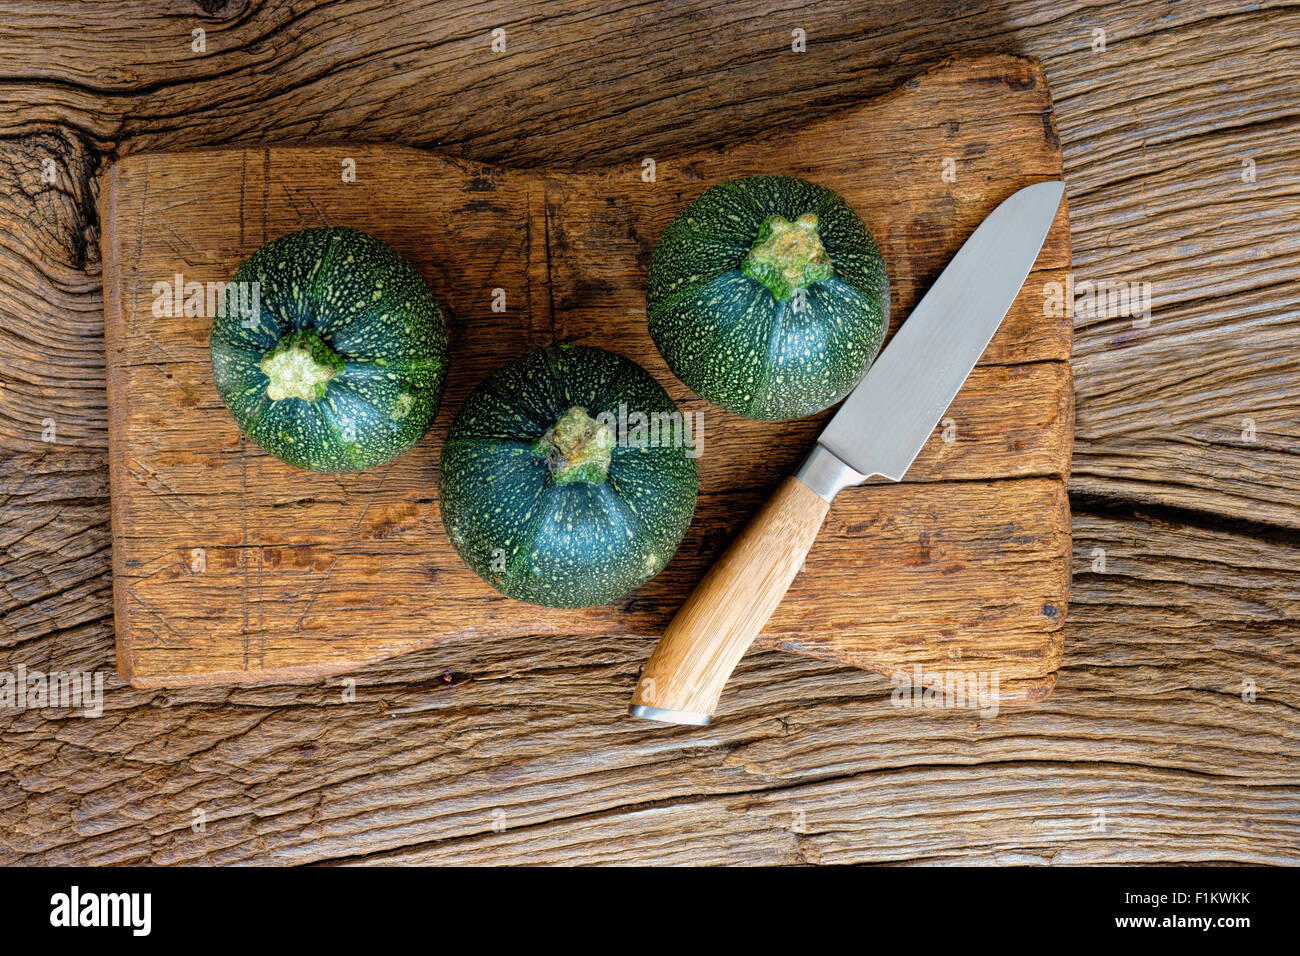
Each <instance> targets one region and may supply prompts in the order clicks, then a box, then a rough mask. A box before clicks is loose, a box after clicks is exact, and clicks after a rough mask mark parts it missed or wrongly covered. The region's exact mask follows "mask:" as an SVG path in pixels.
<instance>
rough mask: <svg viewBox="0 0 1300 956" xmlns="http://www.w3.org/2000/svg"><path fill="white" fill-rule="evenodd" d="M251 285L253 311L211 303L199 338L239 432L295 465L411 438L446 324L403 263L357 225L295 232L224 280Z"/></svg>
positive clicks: (438, 374) (348, 465)
mask: <svg viewBox="0 0 1300 956" xmlns="http://www.w3.org/2000/svg"><path fill="white" fill-rule="evenodd" d="M254 282H255V283H257V289H258V300H259V307H258V308H257V309H256V310H250V312H249V314H247V315H244V314H242V313H241V312H240V310H237V309H232V308H227V309H224V310H222V312H221V314H219V315H218V316H217V317H216V318H215V319H214V321H213V323H212V334H211V337H210V341H209V344H210V349H211V354H212V376H213V380H214V382H215V384H216V387H217V392H218V393H219V394H220V395H221V400H222V401H223V402H225V404H226V407H227V408H228V409H229V410H230V414H231V415H232V416H234V419H235V421H236V422H237V423H238V424H239V427H240V428H241V429H243V431H244V433H245V434H246V435H248V437H249V438H251V439H252V440H253V441H254V442H256V443H257V444H258V445H260V446H261V447H262V448H263V449H265V450H266V451H267V452H269V453H271V454H272V455H274V456H275V457H276V458H279V459H280V460H281V461H284V462H286V463H288V464H290V465H293V466H294V467H295V468H303V469H307V470H310V471H335V472H341V471H362V470H364V469H367V468H373V467H375V466H376V465H382V464H383V463H385V462H388V461H391V460H392V459H394V458H396V457H397V456H398V455H400V454H402V452H404V451H406V450H407V449H408V448H410V447H411V446H412V445H414V444H415V443H416V442H417V441H419V440H420V438H421V437H422V436H423V435H424V433H425V432H426V431H427V430H428V427H429V423H430V422H431V421H432V420H433V418H434V416H435V415H436V414H437V411H438V405H439V403H440V402H441V400H442V389H443V383H444V381H445V379H446V376H447V327H446V323H445V322H444V321H443V315H442V310H441V309H439V307H438V303H437V301H436V300H435V299H434V296H433V293H432V292H431V291H430V290H429V287H428V285H426V284H425V282H424V280H423V279H422V278H421V277H420V274H419V273H418V272H416V270H415V268H414V267H413V266H412V265H411V264H410V263H409V262H407V261H406V259H404V258H403V257H402V256H401V255H400V254H399V253H398V252H397V251H396V250H395V249H393V248H392V247H391V246H388V245H386V244H385V243H383V242H380V241H379V240H378V239H375V238H374V237H372V236H369V235H367V234H365V233H364V232H359V231H358V230H356V229H348V228H345V227H341V226H330V227H326V228H320V229H305V230H303V231H301V232H295V233H291V234H290V235H287V236H282V237H281V238H279V239H276V240H274V241H272V242H269V243H267V244H266V245H265V246H263V247H262V248H260V249H258V250H257V251H256V252H254V253H253V254H252V256H250V257H249V258H248V260H247V261H245V262H244V264H243V265H241V266H240V267H239V270H238V271H237V272H236V273H235V275H234V278H233V279H232V280H231V284H232V285H233V286H234V287H235V288H240V286H241V285H245V284H249V283H254ZM246 287H251V286H246ZM230 301H234V298H233V297H232V298H231V299H230ZM245 301H251V296H249V297H247V298H246V299H245Z"/></svg>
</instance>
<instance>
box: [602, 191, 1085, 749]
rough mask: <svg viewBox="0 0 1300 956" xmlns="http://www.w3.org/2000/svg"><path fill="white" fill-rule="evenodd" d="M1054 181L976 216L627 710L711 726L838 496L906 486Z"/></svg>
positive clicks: (1032, 252) (690, 607)
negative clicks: (879, 485) (891, 484)
mask: <svg viewBox="0 0 1300 956" xmlns="http://www.w3.org/2000/svg"><path fill="white" fill-rule="evenodd" d="M1064 193H1065V184H1064V183H1061V182H1043V183H1036V184H1035V185H1033V186H1026V187H1025V188H1024V189H1021V190H1020V191H1018V192H1016V193H1013V194H1012V195H1011V196H1009V197H1008V198H1007V199H1005V200H1004V201H1003V202H1002V204H1001V205H999V206H998V207H997V208H996V209H995V210H993V212H992V213H990V214H989V216H988V217H987V218H986V219H985V220H984V221H983V222H982V223H980V225H979V227H978V228H976V230H975V232H974V233H972V234H971V236H970V238H969V239H967V240H966V242H965V243H964V244H963V245H962V247H961V249H959V250H958V251H957V255H956V256H954V257H953V260H952V262H950V263H949V264H948V267H947V268H946V269H944V271H943V273H942V274H941V275H940V276H939V278H938V279H937V280H936V281H935V283H934V285H933V286H931V287H930V291H929V292H927V293H926V295H925V297H924V298H922V299H921V301H920V302H919V303H917V305H916V307H915V308H914V309H913V310H912V313H911V315H910V316H909V317H908V319H907V320H906V321H905V322H904V323H903V324H902V326H901V327H900V328H899V330H898V332H897V333H896V334H895V335H894V338H893V340H892V341H891V342H890V343H889V345H888V347H887V348H885V350H884V351H883V352H881V354H880V357H879V358H878V359H877V360H876V362H875V364H874V365H872V367H871V369H870V370H869V371H868V372H867V374H866V376H865V377H864V378H863V379H862V381H861V382H859V383H858V385H857V387H856V388H854V390H853V391H852V392H851V393H850V394H849V397H848V398H846V399H845V400H844V403H843V404H842V405H841V406H840V409H839V411H838V412H836V413H835V417H834V418H832V419H831V420H830V422H829V423H828V424H827V425H826V427H825V428H824V429H822V433H821V434H820V435H819V436H818V438H817V444H816V445H815V446H814V447H813V450H812V452H811V453H810V454H809V455H808V457H807V458H806V459H804V462H803V464H802V465H801V466H800V468H799V470H798V471H797V472H795V474H794V475H792V476H791V477H789V478H787V479H786V480H785V481H784V482H782V484H781V485H780V487H779V488H777V490H776V492H775V493H774V494H773V495H772V497H771V498H770V499H768V501H767V503H766V504H765V505H764V506H763V507H762V508H761V509H759V511H758V513H757V514H756V515H755V516H754V517H753V519H751V520H750V522H749V524H748V525H746V527H745V529H744V531H742V532H741V533H740V535H739V537H737V538H736V540H735V541H733V542H732V544H731V546H730V547H729V548H728V549H727V550H726V552H725V553H724V554H723V555H722V557H721V558H719V559H718V561H717V562H716V563H715V564H714V565H713V567H712V568H710V569H709V572H708V573H707V574H706V575H705V576H704V578H703V579H702V580H701V581H700V583H699V584H698V585H697V586H696V588H695V590H694V591H693V592H692V593H691V595H690V597H688V598H687V599H686V602H685V603H684V604H683V605H682V606H681V609H680V610H678V612H677V615H676V616H675V617H674V618H673V620H672V622H671V623H670V624H669V625H668V629H667V630H666V631H665V632H664V636H663V637H662V638H660V640H659V643H658V644H657V645H656V646H655V649H654V651H653V652H652V653H651V655H650V659H649V660H648V661H647V662H646V665H645V667H644V668H643V669H642V671H641V678H640V680H638V681H637V686H636V690H635V692H634V693H633V695H632V705H631V707H630V708H629V710H628V713H629V714H631V715H632V716H633V717H643V718H646V719H649V720H658V721H663V722H666V723H674V724H697V725H699V724H707V723H709V721H710V720H711V719H712V716H713V712H714V710H715V709H716V707H717V704H718V700H719V698H720V697H721V696H722V689H723V687H724V686H725V685H726V683H727V680H728V679H729V678H730V677H731V672H732V671H733V670H734V669H735V667H736V664H737V663H739V662H740V658H741V657H742V656H743V655H744V653H745V651H746V650H747V649H748V648H749V645H750V644H751V643H753V640H754V638H755V637H757V636H758V634H759V632H760V631H761V630H762V629H763V627H764V625H766V624H767V621H768V618H770V617H771V616H772V612H773V611H775V610H776V607H777V605H778V604H780V603H781V599H782V598H783V597H785V592H786V591H787V590H788V589H789V587H790V583H791V582H792V581H793V580H794V578H795V575H796V574H798V573H799V569H800V567H801V566H802V565H803V562H804V558H805V556H806V555H807V554H808V551H809V550H810V549H811V547H812V544H813V541H814V540H815V539H816V537H817V532H818V531H819V530H820V528H821V525H822V521H823V520H824V519H825V517H826V513H827V512H828V511H829V510H830V506H831V502H832V501H833V500H834V498H835V495H836V494H838V493H839V492H840V491H841V490H843V489H844V488H847V487H849V486H850V485H856V484H860V483H862V482H863V481H866V480H867V479H868V478H870V477H872V476H873V475H880V476H882V477H885V478H889V479H890V480H892V481H901V480H902V478H903V476H904V474H906V472H907V469H908V468H909V467H910V466H911V464H912V462H913V460H914V459H915V458H916V456H917V455H918V454H919V453H920V451H921V449H922V448H923V447H924V446H925V443H926V441H927V440H928V439H929V437H930V434H931V433H932V432H933V431H934V427H935V425H937V424H938V422H939V420H940V418H942V417H943V413H944V412H945V411H946V410H947V408H948V405H949V404H950V403H951V402H952V400H953V398H954V397H955V396H956V394H957V392H958V391H959V390H960V389H961V386H962V383H963V382H965V381H966V378H967V376H969V375H970V373H971V370H972V369H973V368H974V367H975V363H976V362H978V361H979V357H980V356H981V355H982V354H983V353H984V350H985V348H987V347H988V344H989V342H990V340H992V338H993V334H994V333H995V332H996V331H997V328H998V326H999V325H1000V324H1001V322H1002V319H1003V318H1004V317H1005V316H1006V314H1007V311H1008V310H1009V309H1010V308H1011V304H1012V303H1013V302H1014V301H1015V298H1016V295H1017V293H1019V291H1020V288H1021V286H1023V285H1024V283H1025V279H1027V278H1028V277H1029V272H1030V270H1031V269H1032V268H1033V265H1034V260H1035V259H1037V258H1038V253H1039V250H1040V249H1042V246H1043V243H1044V241H1046V239H1047V233H1048V231H1049V230H1050V229H1051V227H1052V222H1053V220H1054V219H1055V218H1056V212H1057V209H1058V208H1059V206H1060V204H1061V197H1062V196H1063V195H1064Z"/></svg>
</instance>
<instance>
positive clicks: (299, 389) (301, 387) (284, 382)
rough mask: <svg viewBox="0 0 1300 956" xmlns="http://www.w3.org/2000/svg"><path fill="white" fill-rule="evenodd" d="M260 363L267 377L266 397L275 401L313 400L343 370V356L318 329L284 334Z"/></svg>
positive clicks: (320, 396)
mask: <svg viewBox="0 0 1300 956" xmlns="http://www.w3.org/2000/svg"><path fill="white" fill-rule="evenodd" d="M259 364H260V367H261V369H262V374H263V375H265V376H266V378H267V383H266V397H267V398H269V399H271V400H272V401H274V402H279V401H283V400H284V399H286V398H300V399H302V400H303V401H304V402H314V401H316V400H318V399H320V398H322V397H323V396H324V395H325V387H326V385H327V384H328V382H329V380H330V379H332V378H333V377H334V376H335V375H337V374H338V373H339V372H341V371H343V357H342V356H341V355H339V353H338V352H335V351H334V350H333V349H332V348H330V347H329V346H328V345H326V344H325V340H324V339H322V338H321V337H320V333H319V332H317V331H316V330H315V329H299V330H297V331H296V332H290V333H289V334H288V335H284V336H281V338H280V341H278V342H276V343H275V347H274V348H273V349H271V351H269V352H267V353H266V354H265V355H263V356H262V361H261V363H259Z"/></svg>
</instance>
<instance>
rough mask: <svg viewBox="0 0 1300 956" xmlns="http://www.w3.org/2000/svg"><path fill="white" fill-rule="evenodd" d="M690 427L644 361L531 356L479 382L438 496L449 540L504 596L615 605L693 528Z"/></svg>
mask: <svg viewBox="0 0 1300 956" xmlns="http://www.w3.org/2000/svg"><path fill="white" fill-rule="evenodd" d="M638 416H643V417H638ZM674 416H675V417H674ZM646 421H658V422H659V423H660V424H659V427H658V428H654V427H651V428H649V429H646V428H644V427H642V426H643V424H644V422H646ZM683 425H684V423H683V420H682V418H681V416H680V413H678V411H677V407H676V406H675V405H674V404H673V401H672V399H671V398H669V397H668V393H667V392H665V391H664V390H663V388H662V387H661V386H660V385H659V383H658V382H656V381H655V380H654V378H653V377H652V376H651V375H650V373H649V372H647V371H646V370H645V369H643V368H641V366H639V365H637V364H636V363H635V362H631V361H629V360H628V359H625V358H623V357H621V356H619V355H615V354H613V353H612V352H606V351H603V350H601V349H594V348H587V347H585V346H578V345H561V346H552V347H549V348H544V349H539V350H537V351H535V352H532V353H530V354H528V355H526V356H524V357H523V358H521V359H518V360H516V361H514V362H512V363H510V364H509V365H507V366H505V367H504V368H501V369H499V370H498V371H496V372H495V373H493V374H492V375H491V376H489V377H488V378H487V379H486V380H484V381H483V382H482V384H480V385H479V387H478V388H477V389H476V390H475V391H474V393H473V394H472V395H471V396H470V397H469V399H468V400H467V401H466V402H465V405H464V407H463V408H462V409H461V410H460V413H459V414H458V415H457V416H456V419H455V421H454V422H453V423H452V426H451V431H450V434H449V435H448V437H447V441H446V444H444V445H443V450H442V468H441V476H440V479H439V492H438V496H439V503H440V506H441V509H442V519H443V522H444V523H445V524H446V527H447V534H448V536H449V537H450V538H451V541H452V544H453V545H454V546H455V547H456V550H457V551H458V552H459V553H460V556H461V557H462V558H463V559H464V561H465V563H466V564H467V565H469V567H470V568H471V569H473V571H474V572H475V573H476V574H478V575H479V577H481V578H483V580H485V581H487V582H488V583H489V584H491V585H492V586H493V587H495V588H496V589H497V590H499V591H500V592H501V593H503V594H505V595H507V596H509V597H512V598H515V599H517V600H520V601H527V602H530V603H532V604H541V605H546V606H549V607H588V606H592V605H597V604H605V603H607V602H609V601H612V600H613V599H615V598H617V597H619V596H621V595H623V594H625V593H627V592H628V591H630V590H632V589H633V588H636V587H639V586H640V585H642V584H644V583H645V582H646V581H648V580H649V579H650V578H652V577H654V576H655V575H656V574H657V573H659V571H660V570H662V568H663V567H664V565H666V564H667V563H668V560H669V559H670V558H671V557H672V556H673V554H674V553H675V552H676V551H677V548H678V546H679V545H680V544H681V541H682V536H683V535H684V534H685V533H686V528H687V527H688V526H689V525H690V522H691V516H692V515H693V514H694V511H695V499H696V495H697V493H698V490H699V471H698V468H697V466H696V462H695V457H694V455H695V454H696V453H695V451H694V448H695V445H694V442H693V436H692V435H691V434H690V433H689V430H688V429H686V428H685V427H683Z"/></svg>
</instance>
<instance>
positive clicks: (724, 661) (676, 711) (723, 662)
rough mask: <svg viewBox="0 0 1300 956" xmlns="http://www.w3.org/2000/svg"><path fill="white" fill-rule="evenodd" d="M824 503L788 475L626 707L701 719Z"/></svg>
mask: <svg viewBox="0 0 1300 956" xmlns="http://www.w3.org/2000/svg"><path fill="white" fill-rule="evenodd" d="M829 509H830V503H829V502H827V501H826V500H825V499H823V498H822V496H821V495H819V494H817V492H815V491H813V490H812V489H811V488H809V487H808V486H807V485H806V484H804V483H803V482H802V481H800V480H799V479H798V478H793V477H792V478H787V479H786V480H785V481H784V482H783V483H782V484H781V487H780V488H778V489H777V490H776V493H775V494H774V495H772V497H771V498H769V499H768V501H767V504H765V505H764V506H763V507H762V509H760V510H759V512H758V514H756V515H755V516H754V518H753V520H751V521H750V522H749V524H748V525H746V526H745V530H744V531H742V532H741V533H740V537H738V538H736V540H735V541H733V542H732V543H731V546H730V547H729V548H727V550H726V552H725V553H724V554H723V555H722V557H721V558H719V559H718V561H717V563H716V564H714V565H713V567H712V568H710V569H709V573H708V574H706V575H705V576H704V579H703V580H702V581H700V583H699V584H698V585H697V586H696V588H695V590H694V591H693V592H691V596H690V597H689V598H687V599H686V603H685V604H683V605H682V606H681V609H680V610H679V611H678V612H677V616H676V617H674V618H673V620H672V623H671V624H669V625H668V630H667V631H665V632H664V636H663V637H662V638H660V640H659V643H658V644H657V645H656V646H655V649H654V652H653V653H652V654H651V655H650V660H649V661H647V662H646V665H645V668H644V670H642V671H641V679H640V680H639V681H638V682H637V686H636V692H635V693H634V694H633V695H632V707H631V709H630V710H629V713H630V714H632V716H634V717H646V718H649V719H651V720H662V721H667V722H670V723H679V724H707V723H708V722H709V719H710V718H711V717H712V716H713V711H714V708H716V707H717V705H718V698H719V697H721V696H722V688H723V687H724V686H725V685H726V683H727V680H728V678H730V677H731V672H732V671H733V670H735V667H736V664H737V663H739V662H740V658H741V657H742V656H744V653H745V651H746V650H747V649H748V647H749V645H750V644H751V643H753V640H754V638H755V637H757V636H758V632H759V631H761V630H762V629H763V625H765V624H766V623H767V619H768V618H769V617H771V616H772V612H773V611H775V610H776V606H777V605H778V604H780V603H781V599H782V598H783V597H785V592H786V591H787V590H788V589H789V587H790V582H792V581H793V580H794V577H795V575H796V574H798V573H799V569H800V568H801V567H803V562H804V557H805V556H806V555H807V554H808V549H809V548H811V547H812V543H813V541H814V539H816V537H817V532H818V530H819V529H820V528H821V526H822V521H823V520H824V519H825V518H826V512H827V511H828V510H829Z"/></svg>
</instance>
